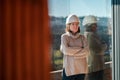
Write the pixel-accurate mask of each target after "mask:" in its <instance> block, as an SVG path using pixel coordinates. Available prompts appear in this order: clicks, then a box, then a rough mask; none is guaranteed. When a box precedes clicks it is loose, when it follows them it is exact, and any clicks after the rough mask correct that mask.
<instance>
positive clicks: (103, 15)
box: [49, 0, 112, 80]
mask: <svg viewBox="0 0 120 80" xmlns="http://www.w3.org/2000/svg"><path fill="white" fill-rule="evenodd" d="M58 3H59V4H58ZM71 13H73V14H76V15H78V16H79V18H80V20H81V22H83V18H84V17H85V16H87V15H94V16H96V17H97V20H98V22H97V24H98V26H99V27H98V28H97V31H98V34H99V35H100V37H101V38H102V39H103V40H104V41H105V42H106V44H107V49H106V51H105V52H104V61H105V63H104V64H105V70H104V72H105V74H104V75H105V77H104V78H105V80H111V79H112V78H111V61H112V56H111V54H112V53H111V52H112V46H111V45H112V44H111V43H112V42H111V36H112V33H111V26H112V25H111V0H93V1H90V0H49V16H50V25H51V30H52V36H53V45H52V52H51V65H52V71H56V70H60V71H61V69H62V66H63V54H62V53H61V52H60V50H59V49H60V36H61V34H63V33H64V32H65V20H66V17H67V15H69V14H71ZM80 27H81V33H82V34H84V31H85V28H84V27H83V25H82V24H81V25H80ZM58 72H59V71H58ZM108 75H109V77H108Z"/></svg>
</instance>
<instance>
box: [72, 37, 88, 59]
mask: <svg viewBox="0 0 120 80" xmlns="http://www.w3.org/2000/svg"><path fill="white" fill-rule="evenodd" d="M83 44H84V48H83V49H82V50H81V51H80V52H78V53H76V54H75V55H74V56H75V57H79V58H84V57H87V56H88V55H89V54H90V51H89V46H88V41H87V39H86V38H85V37H84V36H83Z"/></svg>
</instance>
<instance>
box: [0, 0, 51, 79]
mask: <svg viewBox="0 0 120 80" xmlns="http://www.w3.org/2000/svg"><path fill="white" fill-rule="evenodd" d="M49 28H50V27H49V17H48V4H47V0H0V80H49V79H50V75H49V71H50V65H49V61H50V57H49V56H50V50H49V49H50V44H51V43H50V42H51V41H50V39H51V36H50V29H49Z"/></svg>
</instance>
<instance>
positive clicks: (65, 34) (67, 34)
mask: <svg viewBox="0 0 120 80" xmlns="http://www.w3.org/2000/svg"><path fill="white" fill-rule="evenodd" d="M68 36H70V35H69V33H68V32H66V33H63V34H62V35H61V37H68Z"/></svg>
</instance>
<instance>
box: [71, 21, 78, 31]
mask: <svg viewBox="0 0 120 80" xmlns="http://www.w3.org/2000/svg"><path fill="white" fill-rule="evenodd" d="M78 28H79V22H73V23H71V24H70V30H71V31H72V32H73V33H76V32H77V31H78Z"/></svg>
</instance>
